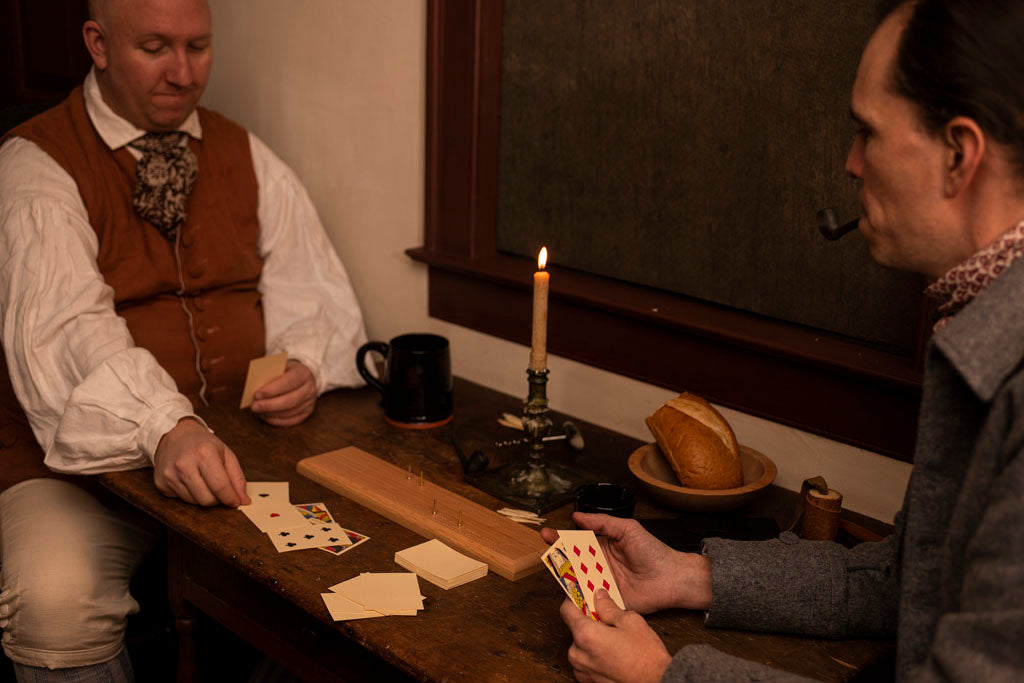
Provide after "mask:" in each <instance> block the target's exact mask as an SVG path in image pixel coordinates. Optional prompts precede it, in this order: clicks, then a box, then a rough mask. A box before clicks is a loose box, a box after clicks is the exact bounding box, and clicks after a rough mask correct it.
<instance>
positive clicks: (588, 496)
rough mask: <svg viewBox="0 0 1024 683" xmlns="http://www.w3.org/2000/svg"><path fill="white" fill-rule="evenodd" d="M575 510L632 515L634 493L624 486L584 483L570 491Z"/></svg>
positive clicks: (617, 515)
mask: <svg viewBox="0 0 1024 683" xmlns="http://www.w3.org/2000/svg"><path fill="white" fill-rule="evenodd" d="M572 500H573V508H574V509H575V510H576V512H601V513H603V514H606V515H611V516H613V517H632V516H633V508H634V507H635V506H636V495H635V494H634V493H633V492H632V491H630V490H629V489H627V488H626V487H625V486H619V485H618V484H609V483H607V482H601V483H598V484H584V485H582V486H580V487H577V489H576V490H575V491H573V493H572Z"/></svg>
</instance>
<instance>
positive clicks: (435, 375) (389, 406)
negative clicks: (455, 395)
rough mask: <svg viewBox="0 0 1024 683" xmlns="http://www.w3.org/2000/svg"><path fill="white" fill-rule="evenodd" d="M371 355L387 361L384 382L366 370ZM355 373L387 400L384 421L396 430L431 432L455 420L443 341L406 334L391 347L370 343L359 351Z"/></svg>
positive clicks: (449, 364) (448, 361)
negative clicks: (428, 430)
mask: <svg viewBox="0 0 1024 683" xmlns="http://www.w3.org/2000/svg"><path fill="white" fill-rule="evenodd" d="M370 351H376V352H377V353H379V354H380V355H382V356H383V357H384V360H385V368H384V373H383V375H382V377H381V381H378V380H377V378H376V377H374V376H373V375H371V374H370V373H369V371H368V370H367V369H366V354H367V353H369V352H370ZM356 369H357V370H359V374H360V375H362V376H363V379H365V380H366V382H367V383H368V384H369V385H370V386H372V387H373V388H374V389H376V390H377V391H379V392H380V393H381V394H382V395H383V396H384V417H385V418H387V421H388V422H390V423H391V424H393V425H395V426H396V427H406V428H412V429H428V428H430V427H439V426H441V425H443V424H445V423H446V422H448V421H449V420H451V419H452V360H451V354H450V352H449V349H448V340H447V339H445V338H444V337H442V336H440V335H436V334H403V335H401V336H399V337H395V338H394V339H392V340H391V342H390V343H384V342H379V341H371V342H367V343H365V344H363V345H362V346H360V347H359V350H358V351H356Z"/></svg>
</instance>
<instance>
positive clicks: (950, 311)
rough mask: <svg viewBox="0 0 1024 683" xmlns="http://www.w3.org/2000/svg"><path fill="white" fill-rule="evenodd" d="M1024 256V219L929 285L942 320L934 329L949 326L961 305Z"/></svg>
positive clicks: (929, 293)
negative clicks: (937, 303)
mask: <svg viewBox="0 0 1024 683" xmlns="http://www.w3.org/2000/svg"><path fill="white" fill-rule="evenodd" d="M1021 256H1024V221H1020V222H1019V223H1017V224H1016V225H1014V226H1013V227H1012V228H1010V229H1009V230H1007V231H1006V232H1004V233H1003V234H1002V236H1001V237H1000V238H999V239H997V240H996V241H995V242H993V243H992V244H990V245H988V246H987V247H985V248H984V249H982V250H981V251H979V252H978V253H976V254H974V255H973V256H971V257H970V258H969V259H967V260H966V261H964V262H963V263H960V264H957V265H955V266H953V267H952V268H951V269H950V270H949V271H948V272H947V273H946V274H945V275H943V276H942V277H940V278H939V279H938V280H936V281H935V282H933V283H932V284H930V285H928V288H927V289H926V290H924V293H925V294H927V295H928V296H929V297H931V298H932V299H935V300H936V301H938V302H939V307H938V310H937V313H938V316H939V319H938V320H937V321H936V323H935V325H934V326H933V327H932V330H933V331H934V332H938V331H939V330H941V329H942V328H943V327H945V326H946V325H948V324H949V323H950V322H951V321H952V320H953V316H954V315H956V314H957V313H958V312H959V311H960V309H961V308H963V307H964V306H966V305H967V304H969V303H971V301H973V300H974V297H976V296H977V295H978V294H980V293H981V290H983V289H985V288H986V287H988V285H989V283H991V282H992V281H993V280H995V279H996V278H997V277H999V276H1000V275H1002V273H1003V271H1004V270H1006V269H1007V268H1009V267H1010V266H1011V265H1012V264H1013V262H1014V261H1016V260H1017V259H1019V258H1020V257H1021Z"/></svg>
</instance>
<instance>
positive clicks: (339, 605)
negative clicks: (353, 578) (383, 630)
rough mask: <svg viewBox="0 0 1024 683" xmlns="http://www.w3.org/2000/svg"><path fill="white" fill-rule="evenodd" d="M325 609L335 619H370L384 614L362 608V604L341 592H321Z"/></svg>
mask: <svg viewBox="0 0 1024 683" xmlns="http://www.w3.org/2000/svg"><path fill="white" fill-rule="evenodd" d="M320 597H321V598H323V600H324V605H326V607H327V611H328V612H330V613H331V618H332V619H334V620H335V621H349V620H351V619H370V618H373V617H380V616H384V615H383V614H381V613H380V612H371V611H368V610H365V609H363V606H362V605H360V604H358V603H355V602H352V601H351V600H349V599H348V598H346V597H345V596H344V595H342V594H341V593H321V594H320Z"/></svg>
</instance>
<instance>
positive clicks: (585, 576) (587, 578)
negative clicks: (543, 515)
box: [558, 529, 625, 610]
mask: <svg viewBox="0 0 1024 683" xmlns="http://www.w3.org/2000/svg"><path fill="white" fill-rule="evenodd" d="M558 540H559V541H561V542H562V548H563V550H564V552H565V555H566V556H567V557H568V558H569V562H570V563H571V564H572V568H573V571H574V573H575V575H576V577H577V578H578V579H579V587H580V590H581V591H582V592H583V598H584V599H585V600H586V602H587V605H589V606H590V609H591V610H594V609H595V606H594V593H595V592H596V591H597V589H599V588H604V589H605V590H606V591H608V595H610V596H611V598H612V600H613V601H615V604H616V605H618V606H619V609H625V605H624V604H623V602H622V595H621V594H619V587H618V586H617V585H616V584H615V577H614V576H613V575H612V572H611V569H610V568H609V567H608V560H607V559H606V558H605V556H604V550H602V549H601V546H600V544H599V543H598V542H597V536H595V535H594V532H593V531H590V530H587V529H581V530H568V531H559V532H558Z"/></svg>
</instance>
